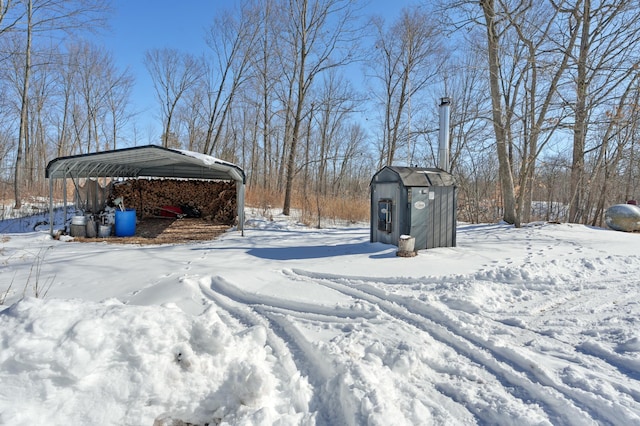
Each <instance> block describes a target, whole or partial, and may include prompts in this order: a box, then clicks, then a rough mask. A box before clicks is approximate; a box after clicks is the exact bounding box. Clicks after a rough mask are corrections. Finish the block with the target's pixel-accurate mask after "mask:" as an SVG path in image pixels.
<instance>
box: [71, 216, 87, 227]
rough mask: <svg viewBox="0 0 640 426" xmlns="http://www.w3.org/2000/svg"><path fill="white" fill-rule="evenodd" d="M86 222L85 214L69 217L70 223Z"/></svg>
mask: <svg viewBox="0 0 640 426" xmlns="http://www.w3.org/2000/svg"><path fill="white" fill-rule="evenodd" d="M86 223H87V218H86V217H85V216H73V217H72V218H71V224H72V225H83V226H84V225H86Z"/></svg>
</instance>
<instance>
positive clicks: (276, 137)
mask: <svg viewBox="0 0 640 426" xmlns="http://www.w3.org/2000/svg"><path fill="white" fill-rule="evenodd" d="M109 14H110V2H109V1H108V0H64V1H63V0H13V1H12V0H1V1H0V46H1V47H0V52H1V55H0V65H1V66H0V73H1V74H0V87H1V88H2V90H1V91H0V153H1V154H2V157H1V158H2V160H0V171H1V172H2V175H1V176H0V178H1V179H2V181H3V183H4V186H3V187H5V186H7V185H8V184H9V183H12V184H13V188H12V189H13V191H12V192H13V194H12V195H13V198H14V199H15V203H16V205H18V206H19V205H20V203H21V199H22V196H23V195H22V194H23V192H24V191H27V192H30V191H34V190H35V191H37V190H38V188H43V187H44V183H43V181H44V168H45V167H46V164H47V162H48V161H49V160H51V159H53V158H55V157H58V156H64V155H74V154H82V153H88V152H95V151H101V150H106V149H116V148H121V147H125V146H131V145H133V144H136V143H137V139H138V137H137V131H138V130H137V128H136V126H135V120H136V114H137V112H136V111H134V110H133V107H132V102H131V89H132V87H133V86H134V84H135V80H134V76H133V75H132V74H131V72H130V71H129V70H128V69H124V70H123V69H119V68H118V67H117V66H116V65H115V61H114V58H113V55H112V54H111V53H110V52H108V51H106V50H105V49H104V48H103V47H101V46H100V45H99V44H97V43H96V42H95V40H99V37H96V36H95V35H93V36H92V37H89V36H88V34H87V29H88V28H91V29H95V30H100V28H102V27H103V26H104V25H105V24H106V23H107V22H108V19H109V16H110V15H109ZM639 37H640V6H639V5H638V4H637V2H636V1H632V0H607V1H593V0H570V1H563V0H535V1H525V2H521V1H508V0H502V1H501V0H481V1H480V2H478V1H466V0H438V1H436V2H422V3H416V4H415V5H414V6H411V7H407V8H404V9H402V10H399V11H398V13H397V15H396V16H394V17H391V18H389V17H380V16H371V15H370V14H368V13H367V3H366V2H365V1H353V0H239V1H237V2H235V4H233V5H232V6H228V7H227V9H225V10H220V11H219V12H217V15H216V17H215V18H214V21H213V22H211V25H210V27H209V29H208V32H207V35H206V40H205V41H206V46H207V49H206V51H205V52H202V54H201V55H193V54H190V53H186V52H184V51H181V50H178V49H171V48H166V47H163V46H158V47H157V48H154V49H151V50H149V51H147V52H146V53H145V56H144V64H145V66H146V69H147V71H148V73H149V75H150V76H151V78H152V81H153V84H154V88H155V94H156V99H155V100H156V102H157V113H158V116H159V117H160V120H159V123H158V127H159V128H160V126H161V128H162V131H161V136H160V137H159V138H158V140H157V141H154V143H158V144H161V145H162V146H165V147H171V148H184V149H189V150H192V151H197V152H202V153H205V154H209V155H213V156H216V157H218V158H221V159H224V160H227V161H231V162H234V163H236V164H238V165H240V166H241V167H243V169H244V170H245V172H246V173H247V179H248V185H249V187H250V188H255V189H257V190H260V191H264V192H271V193H276V194H281V202H282V209H283V212H284V213H285V214H289V212H290V209H291V204H292V199H294V198H295V196H296V194H304V196H305V197H309V196H313V197H316V199H317V200H321V199H322V198H323V197H334V198H335V197H345V198H349V197H353V198H361V199H366V198H368V184H369V181H370V179H371V176H372V175H373V174H374V173H375V171H377V170H378V169H380V168H381V167H383V166H385V165H419V166H427V167H434V166H435V165H436V164H437V158H436V157H437V151H438V130H439V129H438V104H439V100H440V98H442V97H445V96H446V97H449V98H451V100H452V102H451V120H450V123H451V128H450V132H449V133H450V141H451V146H450V155H449V158H450V168H449V170H448V171H450V172H451V173H452V174H454V176H455V177H456V179H457V181H458V185H459V188H460V191H459V203H458V204H459V218H460V219H462V220H466V221H471V222H483V221H495V220H500V219H503V220H505V221H506V222H508V223H512V224H515V225H516V226H520V225H521V224H522V223H527V222H530V221H532V220H540V219H543V220H559V221H570V222H576V223H588V224H592V225H601V224H602V221H603V214H604V211H605V210H606V208H607V207H608V206H609V205H611V204H615V203H620V202H625V201H626V200H629V199H632V198H635V197H636V196H637V190H636V188H637V187H638V184H639V182H638V175H639V173H638V169H639V163H638V160H637V159H636V150H637V149H636V143H635V140H636V135H637V134H638V123H639V121H638V104H639V99H638V98H639V96H640V90H638V76H639V75H640V74H639V72H640V54H639V53H640V52H639V51H638V47H637V46H638V41H639V40H638V38H639ZM89 40H94V41H89ZM4 192H5V191H4V190H3V194H4ZM317 204H318V209H319V208H320V204H321V203H320V202H319V201H318V202H317Z"/></svg>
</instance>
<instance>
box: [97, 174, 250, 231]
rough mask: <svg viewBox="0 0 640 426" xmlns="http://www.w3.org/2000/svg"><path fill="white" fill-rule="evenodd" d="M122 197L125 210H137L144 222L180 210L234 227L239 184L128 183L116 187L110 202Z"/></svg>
mask: <svg viewBox="0 0 640 426" xmlns="http://www.w3.org/2000/svg"><path fill="white" fill-rule="evenodd" d="M118 197H122V200H123V204H124V206H125V207H127V208H135V209H136V213H137V215H138V217H141V218H143V217H155V216H164V215H166V213H167V211H168V210H167V207H180V208H181V210H182V212H183V213H184V215H185V216H188V217H201V218H202V219H205V220H208V221H211V222H213V223H215V224H220V225H233V224H234V223H235V220H236V216H237V211H238V207H237V197H236V184H235V182H218V181H198V180H174V179H152V180H148V179H134V180H126V181H123V182H117V183H114V185H113V186H112V190H111V195H110V197H109V200H110V202H113V200H115V199H116V198H118ZM169 213H172V211H169Z"/></svg>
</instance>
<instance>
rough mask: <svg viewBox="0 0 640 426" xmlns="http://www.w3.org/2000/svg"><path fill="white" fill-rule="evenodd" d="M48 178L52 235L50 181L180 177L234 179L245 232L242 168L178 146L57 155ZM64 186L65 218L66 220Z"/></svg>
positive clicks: (49, 168) (141, 147)
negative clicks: (66, 155) (174, 147)
mask: <svg viewBox="0 0 640 426" xmlns="http://www.w3.org/2000/svg"><path fill="white" fill-rule="evenodd" d="M46 177H47V179H49V224H50V232H51V234H53V180H54V179H65V180H66V179H69V178H70V179H73V180H75V179H80V178H98V177H104V178H140V177H157V178H182V179H200V180H227V181H235V182H236V191H237V201H238V230H240V231H241V232H242V234H243V235H244V185H245V174H244V171H243V170H242V169H241V168H240V167H239V166H237V165H235V164H232V163H229V162H226V161H223V160H220V159H217V158H215V157H211V156H209V155H205V154H200V153H197V152H193V151H185V150H181V149H170V148H163V147H160V146H157V145H146V146H139V147H133V148H123V149H116V150H112V151H103V152H95V153H90V154H82V155H73V156H69V157H58V158H56V159H54V160H51V161H50V162H49V164H47V170H46ZM66 188H67V186H66V185H63V191H64V209H65V210H64V218H65V223H66V219H67V210H66V208H67V207H66V206H67V190H66Z"/></svg>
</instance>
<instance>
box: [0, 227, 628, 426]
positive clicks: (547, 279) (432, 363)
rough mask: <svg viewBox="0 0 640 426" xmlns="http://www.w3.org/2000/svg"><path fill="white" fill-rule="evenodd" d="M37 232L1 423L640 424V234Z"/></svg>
mask: <svg viewBox="0 0 640 426" xmlns="http://www.w3.org/2000/svg"><path fill="white" fill-rule="evenodd" d="M23 227H24V229H25V230H27V232H18V231H16V230H15V229H13V230H10V231H4V232H5V233H3V234H0V300H1V299H2V298H6V300H5V304H4V305H2V306H0V345H1V351H0V383H2V386H0V424H7V425H34V424H50V425H63V424H64V425H71V424H95V425H150V426H151V425H154V424H155V425H167V426H168V425H173V424H176V425H177V424H179V422H178V421H177V420H181V421H184V422H191V423H194V424H199V425H204V424H205V423H208V424H235V425H238V424H278V425H332V426H333V425H417V424H424V425H455V424H461V425H462V424H464V425H469V424H517V425H533V424H535V425H540V424H560V425H587V424H616V425H622V424H625V425H629V424H640V291H639V287H640V234H629V233H623V232H616V231H611V230H605V229H596V228H590V227H586V226H581V225H569V224H562V225H552V224H536V225H533V226H528V227H524V228H521V229H515V228H513V227H511V226H508V225H503V224H484V225H465V224H460V225H459V227H458V234H457V241H458V246H457V247H455V248H438V249H431V250H423V251H420V252H419V254H418V256H416V257H413V258H401V257H397V256H396V255H395V252H396V247H395V246H389V245H384V244H379V243H375V244H371V243H369V229H368V227H366V225H364V226H359V227H343V228H331V229H320V230H318V229H310V228H305V227H302V226H298V225H296V224H294V223H292V222H290V221H288V220H286V218H283V217H276V218H275V220H274V221H267V220H265V219H264V218H262V217H260V216H255V215H254V216H252V217H251V218H250V220H249V221H248V222H247V227H246V231H245V236H244V237H243V236H241V235H240V234H239V233H237V232H229V233H226V234H224V235H223V236H222V237H221V238H219V239H217V240H214V241H207V242H197V243H192V244H184V245H159V246H139V245H120V244H118V245H114V244H106V243H76V242H63V241H56V240H53V239H51V238H50V237H49V236H48V233H47V231H46V230H39V231H36V232H33V231H32V229H31V228H33V225H32V224H28V225H24V226H23ZM5 229H8V228H5ZM36 286H37V290H38V292H39V293H40V294H44V292H46V296H45V297H41V298H35V297H33V296H34V294H35V292H36Z"/></svg>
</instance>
